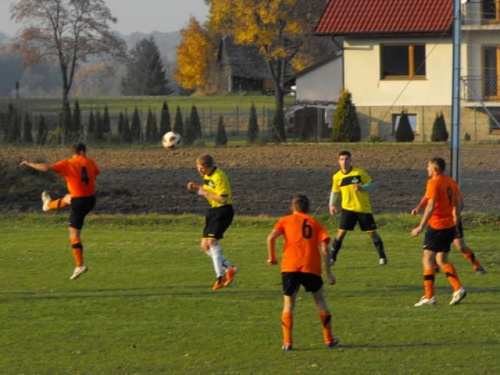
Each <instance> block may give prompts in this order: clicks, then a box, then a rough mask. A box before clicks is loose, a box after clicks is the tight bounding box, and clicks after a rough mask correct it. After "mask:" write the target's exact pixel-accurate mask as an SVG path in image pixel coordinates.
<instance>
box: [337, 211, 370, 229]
mask: <svg viewBox="0 0 500 375" xmlns="http://www.w3.org/2000/svg"><path fill="white" fill-rule="evenodd" d="M356 223H359V227H360V228H361V230H362V231H363V232H372V231H374V230H376V229H377V224H376V223H375V219H374V217H373V215H372V214H367V213H363V212H355V211H348V210H344V209H343V210H342V211H341V213H340V225H339V229H343V230H353V229H354V227H355V226H356Z"/></svg>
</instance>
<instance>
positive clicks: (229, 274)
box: [224, 266, 238, 286]
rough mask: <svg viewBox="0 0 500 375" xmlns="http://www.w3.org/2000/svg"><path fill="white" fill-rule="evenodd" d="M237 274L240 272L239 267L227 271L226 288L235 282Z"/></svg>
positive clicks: (232, 267)
mask: <svg viewBox="0 0 500 375" xmlns="http://www.w3.org/2000/svg"><path fill="white" fill-rule="evenodd" d="M237 272H238V267H236V266H231V267H229V268H228V269H227V270H226V276H225V281H224V286H228V285H229V284H231V283H232V282H233V281H234V277H235V276H236V273H237Z"/></svg>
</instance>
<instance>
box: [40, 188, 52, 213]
mask: <svg viewBox="0 0 500 375" xmlns="http://www.w3.org/2000/svg"><path fill="white" fill-rule="evenodd" d="M51 200H52V198H50V195H49V192H48V191H43V192H42V202H43V205H42V210H43V211H48V210H49V203H50V201H51Z"/></svg>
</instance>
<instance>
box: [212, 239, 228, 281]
mask: <svg viewBox="0 0 500 375" xmlns="http://www.w3.org/2000/svg"><path fill="white" fill-rule="evenodd" d="M208 252H209V254H210V256H211V257H212V262H213V264H214V270H215V274H216V275H217V277H222V276H224V274H225V271H224V266H223V265H222V262H223V261H226V262H227V260H226V259H225V258H224V257H223V256H222V249H221V248H220V246H219V245H217V246H214V247H212V248H211V249H210V250H208Z"/></svg>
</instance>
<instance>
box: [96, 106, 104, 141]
mask: <svg viewBox="0 0 500 375" xmlns="http://www.w3.org/2000/svg"><path fill="white" fill-rule="evenodd" d="M102 128H103V125H102V116H101V111H99V110H97V111H96V113H95V131H94V140H95V141H97V142H100V141H103V140H104V134H103V133H104V132H103V129H102Z"/></svg>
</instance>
